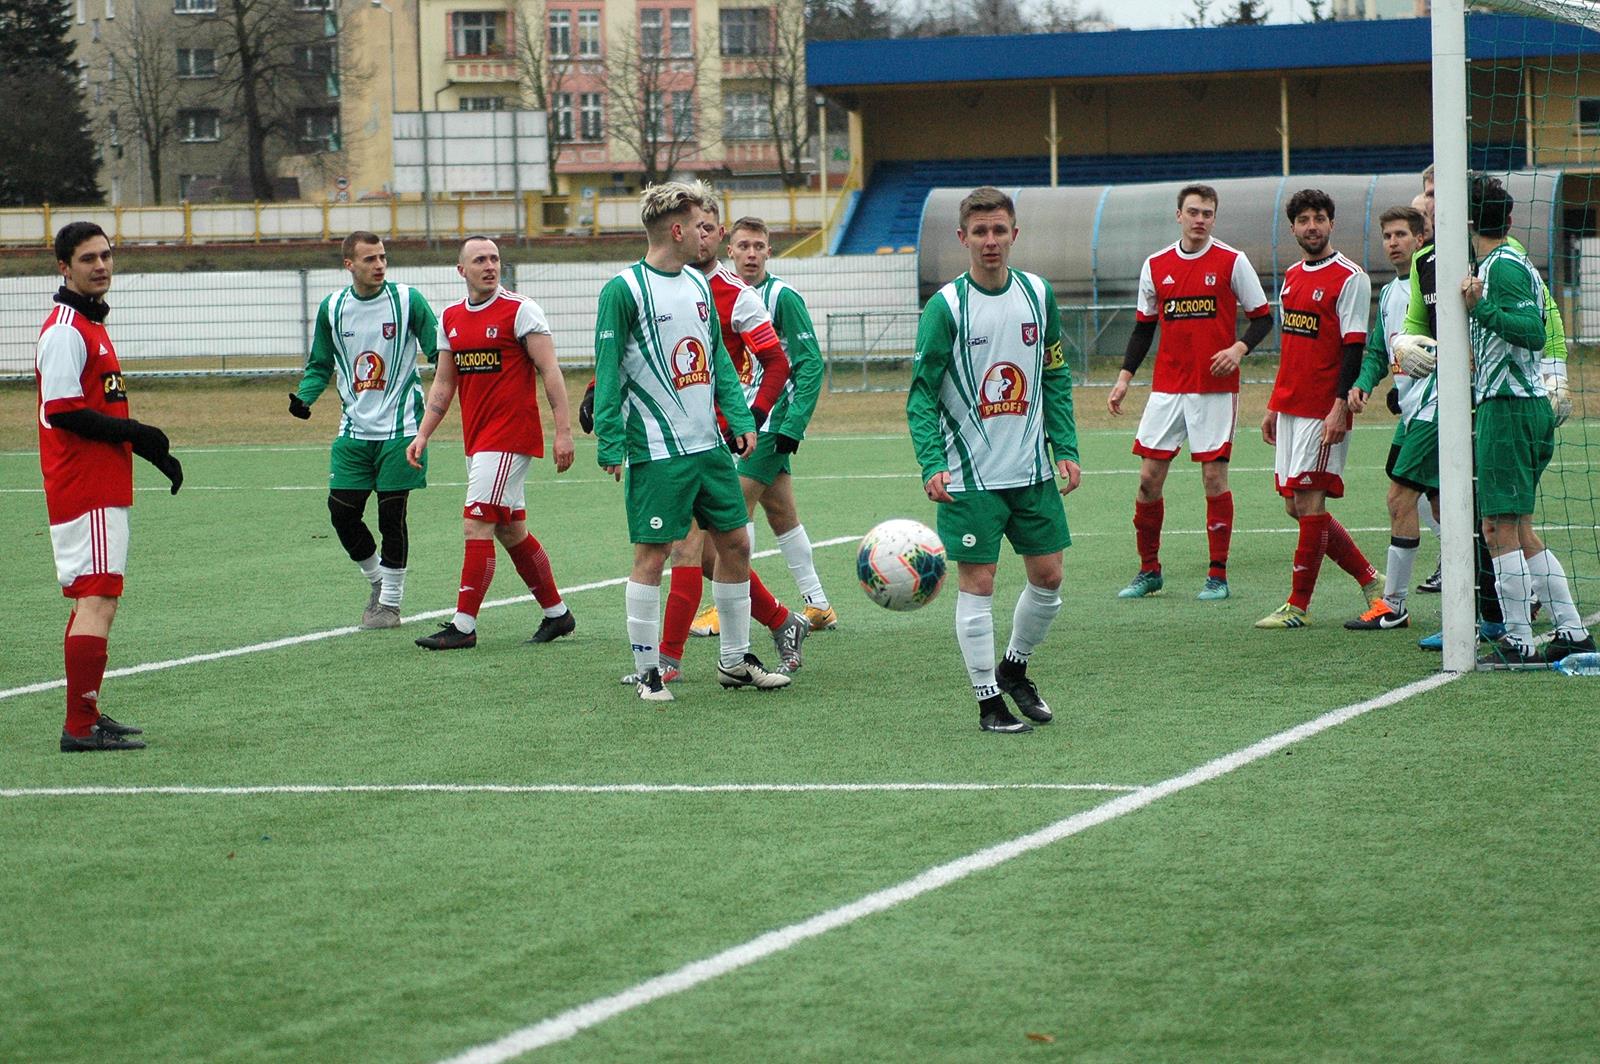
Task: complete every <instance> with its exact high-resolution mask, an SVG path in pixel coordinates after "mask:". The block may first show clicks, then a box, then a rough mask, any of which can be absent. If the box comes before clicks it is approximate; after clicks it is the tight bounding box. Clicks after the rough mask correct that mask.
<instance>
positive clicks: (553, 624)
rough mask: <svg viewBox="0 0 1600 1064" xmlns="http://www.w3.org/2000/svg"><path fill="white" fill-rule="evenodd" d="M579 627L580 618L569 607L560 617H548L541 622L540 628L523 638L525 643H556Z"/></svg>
mask: <svg viewBox="0 0 1600 1064" xmlns="http://www.w3.org/2000/svg"><path fill="white" fill-rule="evenodd" d="M577 627H578V618H576V617H574V616H573V615H572V610H571V609H568V610H567V612H566V613H563V614H562V615H561V616H559V617H546V618H545V619H544V620H542V621H540V622H539V630H538V631H536V632H534V633H533V635H532V636H531V637H529V638H528V639H525V640H523V642H525V643H554V642H555V641H556V640H557V639H560V638H561V637H562V636H564V635H571V634H572V632H573V629H575V628H577Z"/></svg>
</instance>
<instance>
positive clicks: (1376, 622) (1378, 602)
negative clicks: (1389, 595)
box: [1344, 599, 1411, 632]
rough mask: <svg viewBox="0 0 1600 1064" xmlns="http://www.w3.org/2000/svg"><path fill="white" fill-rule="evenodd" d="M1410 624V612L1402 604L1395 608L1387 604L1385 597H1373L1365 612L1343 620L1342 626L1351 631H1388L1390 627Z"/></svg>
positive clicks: (1401, 626)
mask: <svg viewBox="0 0 1600 1064" xmlns="http://www.w3.org/2000/svg"><path fill="white" fill-rule="evenodd" d="M1410 624H1411V614H1410V612H1409V611H1408V610H1407V609H1406V608H1405V607H1404V606H1401V607H1399V608H1398V609H1396V608H1395V607H1393V606H1391V605H1389V602H1388V600H1387V599H1373V601H1372V607H1371V608H1370V609H1368V610H1367V612H1365V613H1363V614H1362V615H1361V616H1359V617H1356V618H1355V619H1353V620H1349V621H1345V622H1344V626H1345V627H1346V628H1348V629H1350V630H1351V631H1352V632H1378V631H1388V630H1389V629H1391V628H1406V627H1409V626H1410Z"/></svg>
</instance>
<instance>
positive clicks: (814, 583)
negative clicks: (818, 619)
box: [778, 525, 828, 610]
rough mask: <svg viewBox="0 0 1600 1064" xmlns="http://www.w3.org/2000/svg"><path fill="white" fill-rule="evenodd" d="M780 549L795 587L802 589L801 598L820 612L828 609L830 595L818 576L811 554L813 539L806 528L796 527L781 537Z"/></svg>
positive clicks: (802, 526) (814, 560)
mask: <svg viewBox="0 0 1600 1064" xmlns="http://www.w3.org/2000/svg"><path fill="white" fill-rule="evenodd" d="M778 549H779V550H781V551H782V552H783V560H784V561H785V562H786V563H788V566H789V572H790V574H791V575H793V576H794V585H795V587H797V588H799V589H800V596H801V597H802V598H804V599H805V600H806V605H807V606H815V607H816V608H817V609H819V610H825V609H827V608H828V595H827V593H826V592H824V591H823V590H822V580H821V579H820V578H819V577H818V576H817V563H816V559H815V558H814V557H813V556H812V553H811V537H810V536H808V535H806V526H805V525H795V526H794V527H793V528H791V529H789V531H787V532H785V533H784V534H783V535H781V536H779V537H778Z"/></svg>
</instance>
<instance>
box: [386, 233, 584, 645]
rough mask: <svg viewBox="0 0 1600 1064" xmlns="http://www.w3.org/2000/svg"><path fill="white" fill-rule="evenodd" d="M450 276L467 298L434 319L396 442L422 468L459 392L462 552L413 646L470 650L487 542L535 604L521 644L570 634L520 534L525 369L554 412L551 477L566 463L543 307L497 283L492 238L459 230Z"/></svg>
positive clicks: (528, 432) (568, 455)
mask: <svg viewBox="0 0 1600 1064" xmlns="http://www.w3.org/2000/svg"><path fill="white" fill-rule="evenodd" d="M456 272H457V273H459V274H460V275H461V276H462V278H463V279H464V280H465V281H466V282H467V297H466V298H465V299H462V300H458V301H457V302H455V303H452V304H450V305H449V306H448V307H446V308H445V310H444V314H443V316H442V317H441V319H440V332H441V336H440V337H439V354H440V355H446V356H449V357H444V358H440V359H439V362H438V370H437V371H436V372H435V374H434V378H433V387H432V388H431V389H430V390H429V392H428V403H427V407H428V409H427V413H425V414H424V415H423V416H422V425H421V427H420V428H419V429H418V430H417V435H416V437H415V438H414V439H413V440H412V441H411V443H410V444H408V445H407V447H406V461H408V462H410V463H411V465H412V467H413V468H416V469H421V468H422V462H423V451H424V450H425V449H426V447H427V446H428V440H429V439H430V438H431V437H432V436H433V433H434V430H435V429H437V428H438V427H439V422H440V421H442V420H444V415H445V413H446V412H447V411H449V409H450V400H451V399H452V398H453V397H454V396H455V394H456V392H457V391H460V393H461V427H462V435H463V436H464V437H465V441H466V452H467V499H466V505H465V506H464V507H463V508H462V512H461V518H462V531H463V533H464V535H465V536H466V540H467V544H466V554H465V557H464V559H463V561H462V563H461V587H460V589H459V591H458V592H457V594H456V615H455V616H454V617H453V618H451V620H450V622H449V623H448V624H446V625H444V626H443V627H442V628H440V629H439V631H437V632H435V633H433V634H432V635H425V636H423V637H422V638H421V639H418V640H417V646H419V647H424V648H426V649H428V650H460V649H464V648H467V647H473V646H477V644H478V611H479V610H480V609H481V608H482V606H483V598H484V595H485V594H487V593H488V591H489V582H490V581H491V580H493V579H494V542H495V540H497V539H498V540H499V541H500V545H501V546H503V547H505V549H506V553H507V554H509V555H511V562H512V564H513V565H515V566H516V567H517V575H518V576H520V577H522V582H523V583H525V584H527V585H528V590H529V591H531V592H533V595H534V598H536V599H537V600H538V602H539V605H540V607H541V608H543V610H544V619H543V620H542V621H540V622H539V628H538V630H537V631H535V632H534V633H533V638H531V639H529V640H528V642H530V643H548V642H551V641H552V640H555V639H559V638H561V637H562V636H564V635H568V634H570V633H571V632H572V631H573V630H574V629H575V628H576V627H577V625H578V622H577V618H575V617H574V616H573V615H572V611H571V610H570V609H568V608H567V604H566V603H565V602H563V601H561V592H560V591H559V590H557V588H556V580H555V575H554V574H553V573H552V572H551V571H550V556H549V555H548V554H546V553H545V550H544V546H543V544H541V543H540V542H539V541H538V540H537V539H535V538H534V536H533V535H532V534H531V533H529V531H528V525H527V516H528V511H527V507H526V504H525V497H526V481H527V478H528V465H529V463H531V462H532V461H533V459H535V458H543V457H544V429H543V427H542V426H541V425H540V424H539V400H538V395H537V393H536V390H535V387H534V375H535V373H537V374H538V376H539V377H540V378H542V379H543V380H544V392H545V395H546V396H547V397H548V398H549V400H550V412H551V414H552V415H553V416H554V417H555V422H556V445H555V463H556V472H557V473H565V472H566V471H567V469H568V468H569V467H571V465H572V423H571V421H570V420H569V415H568V411H567V386H566V382H565V381H563V380H562V378H561V367H560V365H559V364H557V362H556V347H555V341H554V340H553V339H551V336H550V324H549V322H548V321H546V319H545V316H544V311H543V309H541V308H540V306H539V304H537V303H535V302H534V301H533V300H531V299H528V298H526V297H524V296H519V295H517V294H516V293H514V292H508V291H506V290H505V289H504V288H501V287H500V248H499V247H498V246H497V245H496V244H495V242H494V241H493V240H490V239H489V238H488V237H486V236H469V237H468V238H467V239H466V240H465V241H463V242H462V244H461V252H460V254H459V255H458V256H457V260H456Z"/></svg>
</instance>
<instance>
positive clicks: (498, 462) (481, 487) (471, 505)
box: [461, 451, 533, 525]
mask: <svg viewBox="0 0 1600 1064" xmlns="http://www.w3.org/2000/svg"><path fill="white" fill-rule="evenodd" d="M532 461H533V456H532V455H530V454H512V453H511V452H510V451H479V452H478V453H477V454H469V455H467V505H466V506H465V507H463V508H462V511H461V516H463V517H470V518H472V519H473V520H475V521H489V522H491V523H493V524H497V525H498V524H504V523H505V522H507V521H522V520H524V519H526V518H527V516H528V510H527V503H526V500H525V492H526V486H527V480H528V465H529V464H530V463H531V462H532Z"/></svg>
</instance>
